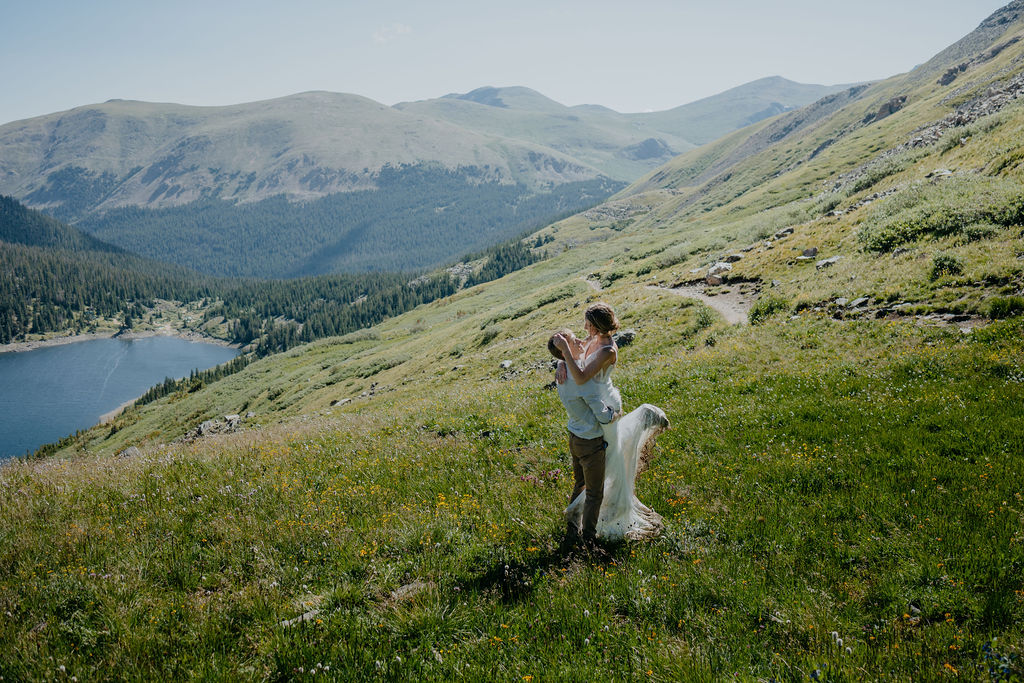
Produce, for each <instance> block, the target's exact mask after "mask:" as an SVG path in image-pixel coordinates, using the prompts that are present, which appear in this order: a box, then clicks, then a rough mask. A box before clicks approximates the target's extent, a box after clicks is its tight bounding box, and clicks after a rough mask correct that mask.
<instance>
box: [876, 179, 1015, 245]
mask: <svg viewBox="0 0 1024 683" xmlns="http://www.w3.org/2000/svg"><path fill="white" fill-rule="evenodd" d="M1022 222H1024V196H1022V195H1021V193H1020V185H1019V183H1017V182H1015V181H1013V180H1010V179H1006V178H981V177H968V178H954V179H950V180H945V181H942V182H939V183H927V184H917V185H914V186H911V187H909V188H907V189H905V190H903V191H901V192H898V193H897V194H895V195H893V197H892V198H890V199H889V200H887V201H885V202H880V206H879V207H878V208H877V209H875V210H874V211H873V212H872V213H871V214H870V215H869V216H868V218H867V220H866V221H865V223H864V226H863V227H862V228H861V230H860V232H859V233H858V235H857V239H858V240H859V241H860V242H861V244H862V246H863V247H864V249H866V250H868V251H880V252H885V251H891V250H892V249H894V248H895V247H897V246H899V245H901V244H905V243H907V242H913V241H914V240H917V239H920V238H922V237H925V236H929V235H931V236H934V237H942V236H946V235H963V236H964V237H965V238H967V239H968V240H972V239H982V238H984V237H991V236H992V235H994V234H995V230H996V228H997V227H1000V226H1001V227H1008V226H1011V225H1020V224H1021V223H1022Z"/></svg>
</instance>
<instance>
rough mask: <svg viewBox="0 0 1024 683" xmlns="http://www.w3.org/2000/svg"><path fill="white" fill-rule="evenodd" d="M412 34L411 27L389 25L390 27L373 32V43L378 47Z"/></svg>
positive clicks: (383, 27)
mask: <svg viewBox="0 0 1024 683" xmlns="http://www.w3.org/2000/svg"><path fill="white" fill-rule="evenodd" d="M410 33H412V27H411V26H406V25H405V24H391V25H390V26H382V27H381V28H379V29H377V30H376V31H374V32H373V42H375V43H377V44H378V45H384V44H386V43H390V42H391V41H393V40H395V39H397V38H399V37H401V36H405V35H409V34H410Z"/></svg>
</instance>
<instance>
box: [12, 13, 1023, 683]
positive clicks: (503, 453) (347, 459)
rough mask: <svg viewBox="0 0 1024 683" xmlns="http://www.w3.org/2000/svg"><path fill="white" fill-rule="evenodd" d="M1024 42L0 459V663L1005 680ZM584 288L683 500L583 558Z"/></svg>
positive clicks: (85, 674)
mask: <svg viewBox="0 0 1024 683" xmlns="http://www.w3.org/2000/svg"><path fill="white" fill-rule="evenodd" d="M1022 35H1024V2H1021V1H1017V2H1014V3H1011V4H1010V5H1008V6H1007V7H1006V8H1004V9H1003V10H1001V11H1000V12H999V13H997V14H996V15H994V16H993V17H992V18H991V19H989V20H987V21H986V22H985V23H984V24H983V25H982V26H981V27H980V28H979V29H978V30H977V31H976V32H974V33H972V34H970V35H969V36H968V37H967V38H965V39H964V40H963V41H961V42H960V43H958V44H957V45H955V46H952V47H951V48H950V49H949V50H947V51H945V52H943V53H941V54H940V55H938V56H937V57H936V58H935V59H933V60H931V61H929V62H927V63H925V64H924V65H923V66H921V67H919V68H918V69H916V70H915V71H913V72H911V73H909V74H905V75H901V76H896V77H893V78H891V79H888V80H886V81H884V82H882V83H878V84H875V85H871V86H857V87H855V88H853V89H851V90H847V91H843V92H841V93H837V94H834V95H830V96H828V97H827V98H825V99H824V100H820V101H818V102H817V103H815V104H812V105H810V106H809V107H806V108H803V109H801V110H798V111H794V112H789V113H784V114H782V115H780V116H778V117H775V118H772V119H768V120H765V121H761V122H758V123H755V124H754V125H753V126H752V127H749V128H746V129H744V130H743V131H740V132H738V133H734V134H732V135H730V136H727V137H726V138H724V139H721V140H719V141H716V142H713V143H710V144H709V145H707V146H704V147H701V148H698V149H695V150H693V151H691V152H688V153H687V154H685V155H683V156H681V157H678V158H676V159H674V160H673V161H672V162H670V163H669V164H667V165H665V166H663V167H662V168H660V169H658V170H656V171H654V172H652V173H651V174H650V175H649V176H648V177H646V178H645V179H643V180H641V181H639V182H637V183H636V184H634V185H633V186H632V187H630V188H628V189H627V190H625V191H623V192H622V193H620V194H619V195H617V196H616V197H614V198H613V199H612V200H610V201H608V202H606V203H604V204H602V205H600V206H598V207H595V208H593V209H590V210H588V211H586V212H583V213H581V214H578V215H575V216H573V217H570V218H567V219H565V220H563V221H560V222H558V223H556V224H554V225H551V226H547V227H545V228H544V229H542V230H540V231H539V232H538V233H537V234H535V235H532V236H530V237H529V238H527V240H526V243H527V244H529V245H531V246H532V248H533V249H535V250H536V251H537V252H538V253H543V254H544V255H545V256H546V258H544V259H543V260H541V261H540V262H537V263H534V264H532V265H530V266H527V267H526V268H523V269H521V270H519V271H517V272H514V273H512V274H509V275H507V276H505V277H503V278H501V279H499V280H495V281H493V282H488V283H485V284H482V285H477V286H474V287H470V288H466V289H462V290H461V291H459V292H458V293H456V294H454V295H452V296H449V297H446V298H443V299H439V300H437V301H434V302H432V303H429V304H426V305H423V306H420V307H418V308H416V309H414V310H412V311H410V312H408V313H405V314H402V315H399V316H396V317H394V318H391V319H389V320H386V321H385V322H383V323H381V324H379V325H376V326H374V327H372V328H369V329H366V330H361V331H358V332H354V333H352V334H349V335H347V336H344V337H336V338H331V339H323V340H319V341H316V342H313V343H311V344H308V345H304V346H300V347H297V348H294V349H291V350H290V351H288V352H286V353H284V354H279V355H276V356H272V357H269V358H266V359H263V360H260V361H257V362H254V363H252V364H250V365H249V366H248V367H246V368H245V369H244V370H242V371H241V372H238V373H236V374H232V375H230V376H228V377H226V378H224V379H221V380H219V381H216V382H213V383H211V384H208V385H203V384H202V383H199V382H197V383H195V384H193V385H191V386H189V387H186V388H184V389H182V390H181V391H180V392H178V393H175V394H173V395H171V396H168V397H165V398H163V399H160V400H158V401H155V402H153V403H149V404H147V405H144V406H140V407H137V408H133V409H130V410H128V411H126V412H125V413H124V414H122V415H121V416H120V417H119V418H117V419H116V420H115V421H114V422H113V423H112V424H110V425H105V426H102V427H97V428H95V429H93V430H90V431H89V432H87V433H84V434H82V435H80V436H79V437H77V438H74V439H71V440H69V442H68V443H66V444H65V446H64V448H63V449H62V450H61V451H60V452H59V453H57V454H56V455H55V456H52V457H49V458H45V459H40V460H35V461H26V462H18V463H13V464H11V465H9V466H6V467H5V468H4V469H3V470H2V473H0V519H2V520H3V522H2V525H0V529H2V533H0V566H2V567H3V569H4V572H3V573H2V574H0V613H2V614H5V615H6V619H2V620H0V641H2V642H3V643H4V648H3V649H2V654H0V676H3V677H5V678H6V679H20V678H50V677H59V676H65V675H67V676H71V675H74V676H77V677H78V679H79V680H86V679H103V678H107V677H109V676H111V675H112V674H111V672H112V671H116V672H118V673H117V674H113V675H115V676H123V677H125V678H196V679H208V678H215V679H216V678H224V679H231V678H243V679H273V680H283V679H296V678H312V677H314V676H315V677H321V676H326V677H327V678H328V679H335V680H451V679H455V678H466V679H468V680H516V681H524V680H532V681H540V680H583V679H588V680H609V679H614V680H663V681H674V680H721V679H725V678H736V679H739V680H861V679H871V680H906V681H910V680H915V681H916V680H942V679H946V678H949V679H953V678H965V679H970V680H1016V679H1019V678H1020V677H1022V676H1024V573H1022V568H1024V547H1022V542H1024V535H1022V532H1021V529H1022V528H1024V500H1022V499H1021V496H1022V493H1021V491H1022V485H1024V474H1022V469H1021V467H1020V454H1021V453H1022V452H1024V392H1022V391H1021V383H1022V382H1024V317H1022V314H1024V200H1022V197H1024V192H1022V188H1024V167H1022V165H1021V164H1022V161H1024V147H1022V141H1024V103H1021V101H1020V100H1019V99H1018V97H1019V95H1020V94H1021V93H1022V92H1024V41H1022V40H1020V37H1021V36H1022ZM595 300H604V301H607V302H609V303H610V304H611V305H612V306H613V307H614V308H615V309H616V310H617V311H618V312H619V314H620V317H621V319H622V323H623V327H625V328H631V329H632V330H633V331H634V333H635V339H634V340H633V341H632V343H630V344H628V345H623V346H622V348H621V350H620V353H619V363H618V366H617V368H616V370H615V375H614V377H615V381H616V384H617V385H618V386H619V387H620V389H621V391H622V394H623V396H624V399H625V401H626V404H627V408H635V407H636V406H637V405H639V404H641V403H645V402H646V403H652V404H655V405H658V406H660V407H661V408H663V409H664V410H665V412H666V414H667V415H668V417H669V419H670V421H671V423H672V428H671V429H670V430H669V431H667V432H665V433H664V434H662V435H661V436H660V437H659V438H658V441H657V444H656V446H655V449H654V452H653V458H652V460H651V464H650V468H649V469H648V470H647V471H646V472H645V473H644V474H643V475H642V476H641V478H640V479H639V481H638V485H637V495H638V497H639V498H640V500H642V501H643V502H645V503H646V504H647V505H650V506H651V507H652V508H654V509H655V510H657V511H658V512H660V513H661V514H663V515H664V516H665V519H666V527H665V530H664V532H663V533H662V534H661V536H659V537H658V538H656V539H654V540H652V541H649V542H643V543H625V544H621V545H615V546H612V547H610V548H609V557H608V558H601V557H594V558H587V557H575V558H570V559H566V558H564V557H562V556H561V555H559V553H558V552H557V550H556V548H557V546H558V543H559V541H560V540H561V529H562V524H561V516H560V515H561V511H562V509H563V508H564V506H565V503H566V497H567V494H568V492H569V490H570V488H571V485H572V476H571V464H569V462H568V456H567V453H566V443H565V442H566V437H565V430H564V426H565V425H564V419H565V418H564V415H563V411H562V409H561V407H560V405H559V403H558V399H557V396H556V394H555V392H553V391H551V390H550V388H549V383H550V382H551V380H552V373H551V365H550V356H549V355H548V354H547V351H546V349H545V341H546V339H547V337H548V335H549V334H550V332H551V330H553V329H554V328H556V327H559V326H562V325H566V324H568V325H571V326H573V327H574V328H576V329H577V330H578V331H581V327H582V320H581V318H582V312H583V310H584V308H585V305H586V304H587V303H588V302H591V301H595ZM737 314H738V318H739V321H738V322H730V321H734V320H736V319H737ZM228 415H232V416H238V417H237V419H234V418H232V419H231V420H228V419H226V417H225V416H228ZM61 667H63V668H61Z"/></svg>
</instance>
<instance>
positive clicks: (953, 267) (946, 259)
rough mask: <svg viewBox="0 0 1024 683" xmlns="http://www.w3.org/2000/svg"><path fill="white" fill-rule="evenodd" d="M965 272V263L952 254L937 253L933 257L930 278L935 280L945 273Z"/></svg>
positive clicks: (956, 273) (957, 273)
mask: <svg viewBox="0 0 1024 683" xmlns="http://www.w3.org/2000/svg"><path fill="white" fill-rule="evenodd" d="M963 272H964V264H963V263H961V261H960V259H958V258H957V257H956V256H953V255H952V254H936V255H935V256H933V257H932V269H931V272H930V273H929V274H928V279H930V280H931V281H932V282H935V281H936V280H938V279H939V278H940V277H942V276H943V275H960V274H961V273H963Z"/></svg>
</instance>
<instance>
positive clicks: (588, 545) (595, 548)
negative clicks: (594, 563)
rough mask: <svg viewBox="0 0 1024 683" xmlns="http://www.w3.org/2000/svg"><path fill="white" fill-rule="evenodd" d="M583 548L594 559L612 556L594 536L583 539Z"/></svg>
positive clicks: (604, 558) (600, 559) (606, 558)
mask: <svg viewBox="0 0 1024 683" xmlns="http://www.w3.org/2000/svg"><path fill="white" fill-rule="evenodd" d="M582 549H583V550H584V551H585V552H586V553H587V555H589V556H590V558H591V559H594V560H599V561H604V560H610V559H611V557H612V556H611V554H610V553H609V552H608V551H607V550H605V549H604V546H602V545H601V544H600V543H598V541H597V539H596V538H594V537H590V538H584V539H582Z"/></svg>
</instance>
